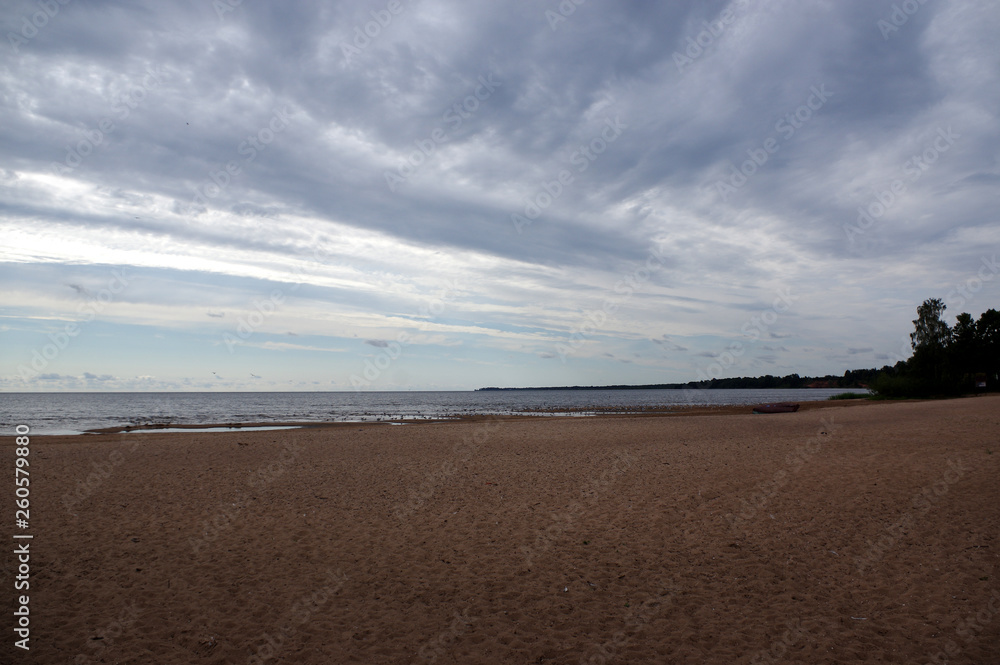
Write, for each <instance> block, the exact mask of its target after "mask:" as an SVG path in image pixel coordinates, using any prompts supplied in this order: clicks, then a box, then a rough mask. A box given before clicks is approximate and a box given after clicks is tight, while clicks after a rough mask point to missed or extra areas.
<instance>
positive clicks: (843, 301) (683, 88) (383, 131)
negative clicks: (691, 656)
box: [0, 0, 1000, 391]
mask: <svg viewBox="0 0 1000 665" xmlns="http://www.w3.org/2000/svg"><path fill="white" fill-rule="evenodd" d="M0 12H2V15H0V24H2V34H3V42H2V44H0V53H2V55H0V93H2V94H0V104H2V111H0V112H2V123H0V234H2V238H3V241H2V243H0V279H2V285H3V294H4V295H3V301H2V303H0V304H2V311H0V315H2V318H0V331H2V332H0V335H2V337H3V344H2V349H0V361H2V367H0V374H2V377H0V390H3V391H19V390H209V389H215V390H277V389H287V390H351V389H355V388H363V389H367V390H379V389H381V390H387V389H397V388H401V389H407V388H412V389H468V388H476V387H480V386H485V385H500V386H524V385H566V384H587V385H596V384H614V383H655V382H673V381H688V380H692V379H698V378H704V377H705V376H741V375H754V376H756V375H763V374H775V375H785V374H790V373H792V372H797V373H799V374H827V373H833V374H842V373H843V372H844V370H846V369H853V368H861V367H875V366H879V367H880V366H882V365H885V364H892V363H894V362H895V361H896V360H899V359H901V358H902V357H905V356H907V355H909V349H908V346H907V344H906V338H907V335H908V333H909V332H910V331H911V330H912V324H911V320H912V319H914V318H916V308H917V306H918V305H919V304H920V303H921V302H922V301H923V300H924V299H926V298H932V297H938V298H942V299H945V302H946V304H947V305H948V310H947V311H946V315H947V317H948V320H949V322H952V321H954V317H955V315H957V314H959V313H960V312H962V311H968V312H970V313H971V314H973V315H974V316H975V317H977V318H978V316H979V314H980V313H981V312H982V311H984V310H986V309H988V308H990V307H998V306H1000V287H998V284H1000V278H998V272H1000V268H998V266H997V264H996V259H995V257H996V254H997V249H998V247H1000V224H998V203H1000V196H998V193H1000V140H998V134H1000V119H998V112H1000V67H998V65H1000V49H998V48H997V35H1000V4H997V3H994V2H982V1H973V0H952V1H949V0H919V1H918V0H906V2H899V1H898V0H897V1H896V2H893V1H890V0H836V1H834V0H815V1H810V2H801V1H798V0H796V1H787V2H783V1H779V0H770V1H765V0H735V1H733V2H724V1H714V2H713V1H704V0H697V1H695V0H687V1H677V2H635V1H633V2H626V1H622V0H606V1H601V0H586V1H582V0H575V2H574V1H572V0H563V2H561V3H560V2H557V1H556V0H531V1H523V2H521V1H516V0H515V1H504V2H457V1H454V2H447V1H441V0H399V1H397V0H371V1H368V0H357V1H351V2H290V3H278V2H271V3H267V2H244V3H239V2H237V0H232V1H231V2H230V1H228V0H216V1H215V2H212V1H210V0H198V1H197V2H151V1H149V2H101V1H99V0H88V1H84V0H76V1H67V0H49V2H48V3H46V2H38V3H36V2H16V1H15V2H5V3H4V4H3V8H2V9H0Z"/></svg>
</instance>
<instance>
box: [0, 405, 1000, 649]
mask: <svg viewBox="0 0 1000 665" xmlns="http://www.w3.org/2000/svg"><path fill="white" fill-rule="evenodd" d="M29 424H30V423H29ZM4 443H5V444H6V447H5V449H6V450H7V451H8V453H7V455H6V459H7V464H9V465H11V466H10V467H8V468H12V467H13V459H14V456H13V453H12V448H13V445H12V444H13V438H12V437H5V438H4ZM30 446H31V456H30V463H31V466H30V471H31V499H32V503H31V518H32V519H31V529H30V530H31V533H32V535H34V538H33V539H32V540H31V541H30V552H31V555H30V566H31V577H30V627H31V639H30V647H31V649H30V651H28V652H24V651H22V650H21V649H17V648H15V647H14V645H13V642H14V640H15V639H16V637H15V636H14V634H13V633H12V631H11V626H12V624H13V621H14V618H13V617H12V614H11V613H12V612H13V611H14V610H16V609H17V606H16V604H15V592H14V591H13V590H12V585H11V584H10V583H9V582H8V584H6V585H5V588H7V590H8V591H7V598H8V600H7V607H8V608H11V609H10V610H9V611H8V612H7V620H6V622H7V628H5V630H4V634H5V635H6V637H5V638H4V641H3V645H2V646H0V655H2V658H0V660H2V661H3V662H18V663H21V662H23V663H135V664H139V663H143V664H146V663H164V664H175V663H176V664H190V663H206V664H209V663H213V664H214V663H219V664H222V663H238V664H243V663H305V664H312V663H317V664H318V663H462V664H474V663H713V664H714V663H719V664H723V663H725V664H727V665H729V664H733V663H771V662H774V663H810V664H819V663H912V664H921V665H922V664H924V663H929V662H948V663H996V662H998V658H1000V567H998V564H1000V559H998V555H1000V540H998V538H997V536H998V531H1000V396H986V397H977V398H966V399H960V400H950V401H939V402H912V403H869V402H865V403H852V404H849V405H843V404H835V403H822V404H814V405H809V408H803V409H802V410H801V411H799V412H798V413H790V414H778V415H756V416H755V415H749V414H746V413H744V414H737V413H718V414H711V413H708V414H702V415H700V416H699V417H689V416H660V417H601V418H532V419H525V418H521V419H491V418H485V419H480V420H478V421H463V422H449V423H434V424H431V423H426V424H424V423H418V424H410V425H405V426H392V425H386V424H363V425H359V424H342V425H338V426H331V427H324V428H315V429H297V430H286V431H260V432H241V433H225V434H166V433H148V434H136V433H130V434H117V435H94V436H82V437H81V436H77V437H33V438H32V441H31V444H30ZM9 491H10V492H11V494H12V493H13V485H12V484H11V489H10V490H9ZM10 530H11V531H14V528H13V527H10ZM12 549H13V548H8V554H7V555H6V556H5V557H4V559H3V565H4V567H5V575H4V577H5V579H7V580H8V581H9V580H11V579H13V575H14V574H15V572H16V569H17V565H18V563H17V560H16V556H15V555H13V554H12V553H11V552H12ZM935 658H937V660H934V659H935Z"/></svg>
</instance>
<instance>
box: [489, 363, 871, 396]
mask: <svg viewBox="0 0 1000 665" xmlns="http://www.w3.org/2000/svg"><path fill="white" fill-rule="evenodd" d="M879 371H881V370H878V369H875V368H872V369H853V370H848V371H846V372H844V375H843V376H834V375H832V374H828V375H826V376H799V375H798V374H789V375H788V376H772V375H770V374H767V375H765V376H741V377H734V378H728V379H708V380H706V381H688V382H687V383H650V384H645V385H613V386H538V387H527V388H498V387H496V386H487V387H485V388H477V389H476V390H477V392H478V391H483V390H684V389H686V388H697V389H701V390H733V389H767V388H779V389H793V388H858V389H864V388H868V384H869V383H870V382H871V381H872V380H873V379H874V378H875V376H877V375H878V373H879Z"/></svg>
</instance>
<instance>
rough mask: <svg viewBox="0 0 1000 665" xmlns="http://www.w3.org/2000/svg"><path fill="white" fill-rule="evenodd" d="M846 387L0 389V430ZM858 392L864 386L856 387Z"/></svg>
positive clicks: (789, 394) (739, 396) (528, 409)
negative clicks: (233, 390)
mask: <svg viewBox="0 0 1000 665" xmlns="http://www.w3.org/2000/svg"><path fill="white" fill-rule="evenodd" d="M839 392H844V390H842V389H841V390H824V389H808V390H699V391H684V390H518V391H478V392H417V391H413V392H276V393H266V392H251V393H0V431H2V432H3V433H4V434H7V433H10V434H12V433H13V429H14V427H15V426H16V425H28V426H29V427H30V428H31V432H32V433H33V434H69V433H78V432H82V431H84V430H89V429H96V428H100V427H121V426H125V425H140V424H150V423H173V424H229V423H254V422H261V423H268V422H273V423H277V422H288V421H296V422H298V421H310V422H329V421H373V420H378V419H382V420H387V419H417V418H440V417H448V416H464V415H473V414H524V413H537V412H539V411H546V410H560V409H574V410H580V411H584V412H587V411H588V410H594V411H606V410H622V411H626V410H635V409H640V408H646V409H653V410H656V409H660V408H662V409H669V408H671V407H673V408H676V407H680V406H689V405H722V404H758V403H761V402H778V401H808V400H823V399H826V398H827V397H828V396H830V395H834V394H836V393H839ZM858 392H862V391H858Z"/></svg>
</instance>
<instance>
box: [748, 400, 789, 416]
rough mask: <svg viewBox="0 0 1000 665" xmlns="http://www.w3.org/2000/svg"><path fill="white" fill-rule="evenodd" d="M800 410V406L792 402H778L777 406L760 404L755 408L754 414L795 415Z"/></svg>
mask: <svg viewBox="0 0 1000 665" xmlns="http://www.w3.org/2000/svg"><path fill="white" fill-rule="evenodd" d="M798 410H799V405H798V404H792V403H791V402H777V403H775V404H758V405H757V406H755V407H754V408H753V412H754V413H795V412H796V411H798Z"/></svg>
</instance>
